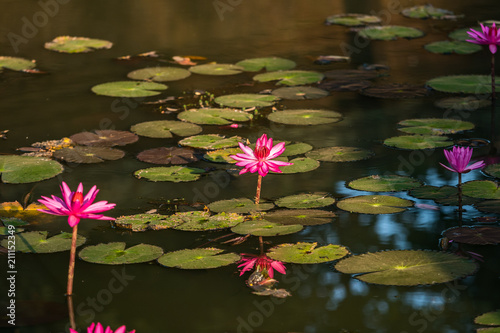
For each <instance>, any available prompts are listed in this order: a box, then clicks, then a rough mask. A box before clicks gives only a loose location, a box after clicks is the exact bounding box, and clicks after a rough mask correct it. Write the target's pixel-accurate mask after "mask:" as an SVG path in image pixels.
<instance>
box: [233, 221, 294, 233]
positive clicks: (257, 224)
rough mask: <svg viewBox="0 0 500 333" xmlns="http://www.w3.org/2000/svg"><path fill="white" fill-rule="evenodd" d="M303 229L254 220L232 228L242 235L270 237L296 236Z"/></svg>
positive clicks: (291, 225)
mask: <svg viewBox="0 0 500 333" xmlns="http://www.w3.org/2000/svg"><path fill="white" fill-rule="evenodd" d="M302 228H303V226H302V225H299V224H289V225H283V224H278V223H273V222H269V221H266V220H253V221H246V222H243V223H240V224H238V225H237V226H235V227H232V228H231V231H232V232H234V233H237V234H240V235H252V236H265V237H270V236H281V235H288V234H294V233H296V232H299V231H301V230H302Z"/></svg>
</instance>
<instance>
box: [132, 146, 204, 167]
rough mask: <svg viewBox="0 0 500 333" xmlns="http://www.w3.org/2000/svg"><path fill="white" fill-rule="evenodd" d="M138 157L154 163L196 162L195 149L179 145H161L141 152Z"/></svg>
mask: <svg viewBox="0 0 500 333" xmlns="http://www.w3.org/2000/svg"><path fill="white" fill-rule="evenodd" d="M137 159H139V160H140V161H143V162H148V163H154V164H186V163H191V162H196V161H198V160H199V159H198V158H197V157H196V156H195V154H194V150H192V149H187V148H178V147H168V148H167V147H159V148H153V149H148V150H145V151H142V152H140V153H139V154H138V155H137Z"/></svg>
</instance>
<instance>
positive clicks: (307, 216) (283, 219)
mask: <svg viewBox="0 0 500 333" xmlns="http://www.w3.org/2000/svg"><path fill="white" fill-rule="evenodd" d="M336 216H337V215H335V213H333V212H328V211H325V210H318V209H279V210H274V211H272V212H270V213H266V215H265V219H266V221H269V222H273V223H279V224H285V225H288V224H300V225H319V224H326V223H331V222H332V221H333V219H334V218H335V217H336Z"/></svg>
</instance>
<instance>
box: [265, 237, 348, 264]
mask: <svg viewBox="0 0 500 333" xmlns="http://www.w3.org/2000/svg"><path fill="white" fill-rule="evenodd" d="M348 254H349V250H348V249H347V248H346V247H345V246H342V245H334V244H328V245H325V246H319V247H318V243H303V242H298V243H296V244H289V243H287V244H280V245H278V246H275V247H273V248H271V249H269V251H268V253H267V255H268V256H269V257H270V258H271V259H274V260H279V261H282V262H288V263H294V264H318V263H323V262H329V261H334V260H338V259H340V258H343V257H345V256H346V255H348Z"/></svg>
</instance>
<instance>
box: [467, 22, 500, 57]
mask: <svg viewBox="0 0 500 333" xmlns="http://www.w3.org/2000/svg"><path fill="white" fill-rule="evenodd" d="M480 25H481V29H482V30H483V32H479V31H476V30H474V29H470V30H471V31H467V33H468V34H469V36H471V37H472V38H473V39H467V42H470V43H474V44H482V45H488V46H489V48H490V52H491V53H492V54H495V53H496V52H497V46H498V45H500V30H499V29H498V28H497V27H496V25H495V23H493V24H492V26H491V27H488V26H485V25H483V24H482V23H480Z"/></svg>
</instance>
